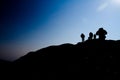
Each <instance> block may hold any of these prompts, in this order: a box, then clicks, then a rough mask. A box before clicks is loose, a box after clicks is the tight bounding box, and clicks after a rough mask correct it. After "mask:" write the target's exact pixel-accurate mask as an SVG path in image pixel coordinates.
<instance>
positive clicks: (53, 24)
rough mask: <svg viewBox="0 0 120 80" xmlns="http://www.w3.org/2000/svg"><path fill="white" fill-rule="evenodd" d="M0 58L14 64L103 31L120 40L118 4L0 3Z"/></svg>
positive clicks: (85, 0) (74, 0)
mask: <svg viewBox="0 0 120 80" xmlns="http://www.w3.org/2000/svg"><path fill="white" fill-rule="evenodd" d="M0 3H1V5H0V58H1V59H6V60H15V59H17V58H19V57H21V56H23V55H25V54H26V53H28V52H30V51H35V50H38V49H41V48H43V47H47V46H50V45H59V44H63V43H73V44H74V43H77V42H80V41H81V39H80V37H79V35H80V34H81V33H85V35H86V37H85V39H87V37H88V33H89V32H93V33H95V32H96V31H97V30H98V28H100V27H103V28H104V29H106V30H107V31H108V33H109V34H108V35H107V39H120V31H119V29H120V27H119V25H120V23H119V21H120V15H119V14H120V0H99V1H98V0H0Z"/></svg>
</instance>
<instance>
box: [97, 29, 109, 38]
mask: <svg viewBox="0 0 120 80" xmlns="http://www.w3.org/2000/svg"><path fill="white" fill-rule="evenodd" d="M96 35H98V36H99V40H105V38H106V35H107V31H106V30H104V29H103V28H99V30H98V31H97V32H96Z"/></svg>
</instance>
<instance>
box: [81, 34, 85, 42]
mask: <svg viewBox="0 0 120 80" xmlns="http://www.w3.org/2000/svg"><path fill="white" fill-rule="evenodd" d="M81 38H82V42H84V41H85V35H84V34H83V33H82V34H81Z"/></svg>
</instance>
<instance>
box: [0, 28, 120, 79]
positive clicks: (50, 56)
mask: <svg viewBox="0 0 120 80" xmlns="http://www.w3.org/2000/svg"><path fill="white" fill-rule="evenodd" d="M106 35H107V31H106V30H104V29H103V28H99V30H98V31H97V32H96V34H93V33H92V32H90V33H89V37H88V40H85V35H84V34H83V33H82V34H81V35H80V37H81V38H82V42H78V43H77V44H70V43H66V44H61V45H54V46H48V47H46V48H43V49H40V50H37V51H33V52H29V53H28V54H26V55H24V56H22V57H20V58H19V59H17V60H15V61H13V62H5V61H2V60H1V61H0V64H1V65H2V67H0V70H1V71H2V72H1V74H0V75H1V76H2V77H4V79H5V78H6V76H8V77H9V78H10V79H12V80H14V79H15V80H16V79H18V78H19V79H21V80H24V79H26V80H69V79H72V80H88V79H92V80H119V79H120V75H119V73H120V40H116V41H115V40H106V39H105V38H106ZM96 36H98V38H96ZM4 73H5V74H4Z"/></svg>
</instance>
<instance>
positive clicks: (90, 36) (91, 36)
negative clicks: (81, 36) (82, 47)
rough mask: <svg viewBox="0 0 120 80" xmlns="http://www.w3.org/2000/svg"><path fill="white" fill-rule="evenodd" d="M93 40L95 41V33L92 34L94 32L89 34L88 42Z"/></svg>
mask: <svg viewBox="0 0 120 80" xmlns="http://www.w3.org/2000/svg"><path fill="white" fill-rule="evenodd" d="M92 39H93V33H92V32H90V33H89V37H88V40H92Z"/></svg>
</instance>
